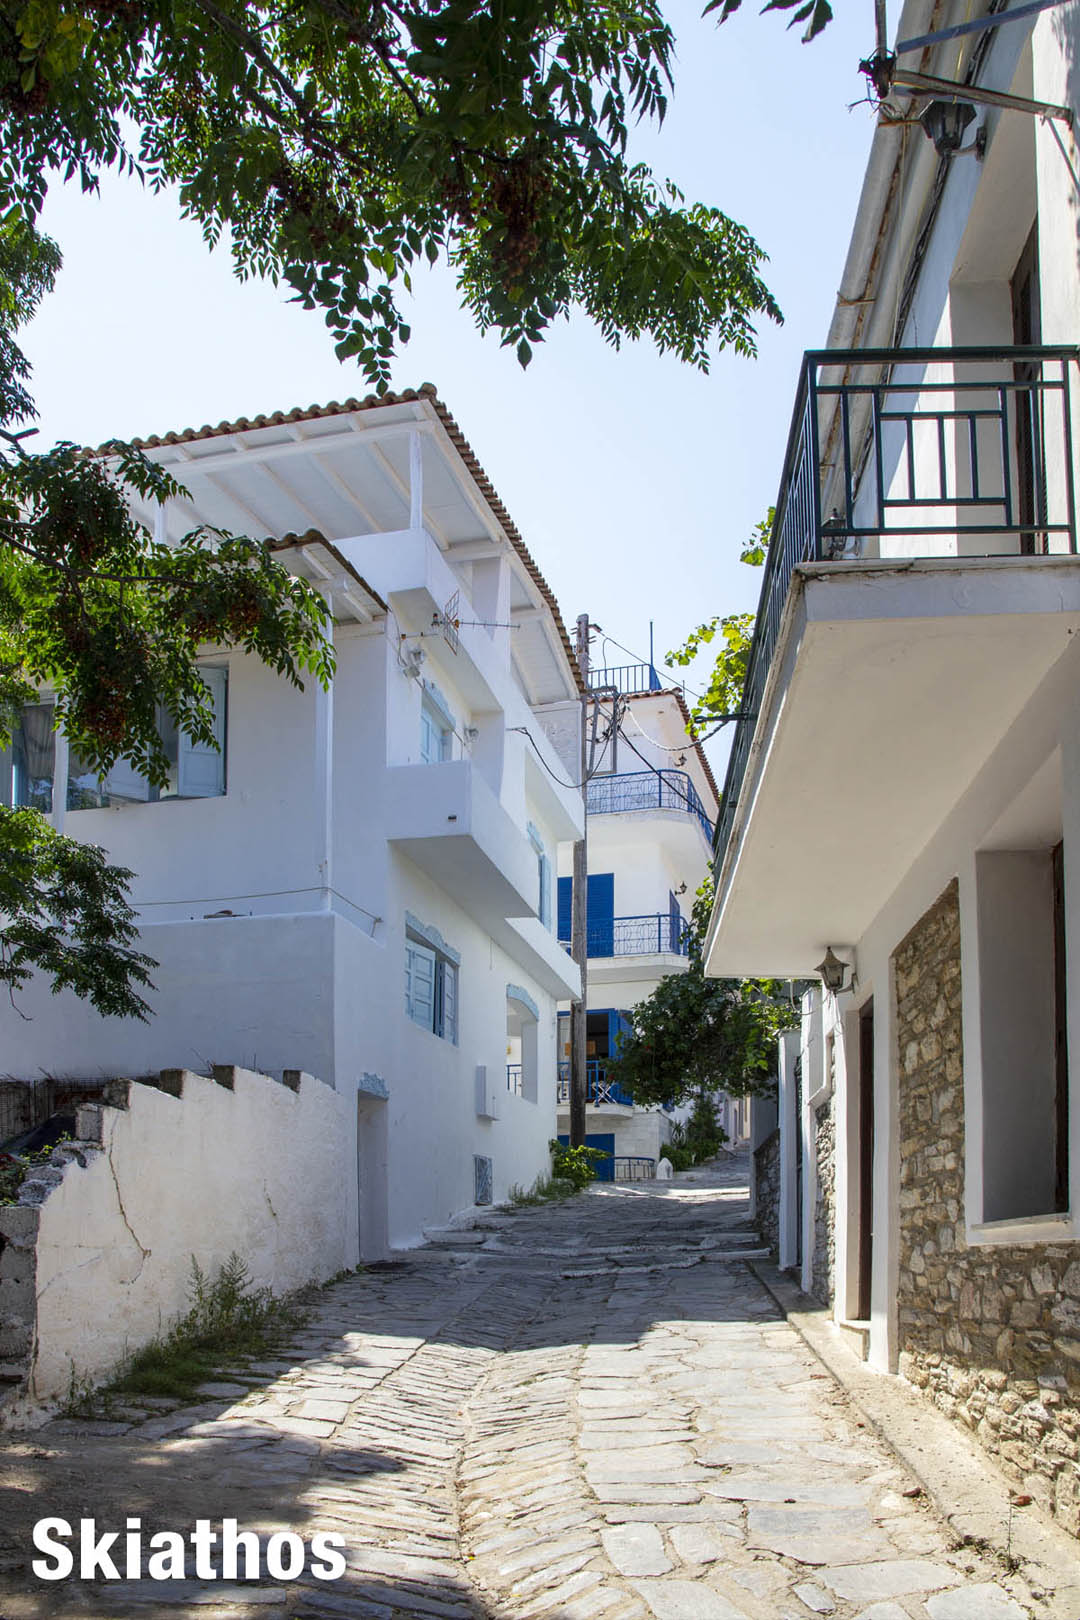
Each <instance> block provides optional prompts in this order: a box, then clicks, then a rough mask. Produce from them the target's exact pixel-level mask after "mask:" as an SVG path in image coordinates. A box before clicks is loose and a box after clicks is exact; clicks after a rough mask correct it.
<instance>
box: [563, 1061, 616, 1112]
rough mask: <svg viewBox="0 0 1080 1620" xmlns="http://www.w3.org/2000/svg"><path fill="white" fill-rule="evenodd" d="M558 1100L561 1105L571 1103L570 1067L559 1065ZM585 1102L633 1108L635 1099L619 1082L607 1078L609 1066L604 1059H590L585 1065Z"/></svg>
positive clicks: (566, 1064) (564, 1064) (565, 1064)
mask: <svg viewBox="0 0 1080 1620" xmlns="http://www.w3.org/2000/svg"><path fill="white" fill-rule="evenodd" d="M556 1098H557V1101H558V1102H560V1103H564V1104H565V1103H568V1102H569V1101H570V1065H569V1063H560V1064H559V1078H558V1083H557V1090H556ZM585 1101H586V1102H587V1103H593V1104H596V1103H618V1104H619V1105H620V1107H623V1108H632V1107H633V1106H634V1098H633V1095H632V1093H631V1092H629V1091H627V1089H626V1087H625V1086H620V1085H619V1083H618V1081H616V1080H609V1079H608V1077H607V1064H606V1062H605V1061H604V1059H603V1058H589V1059H588V1060H587V1062H586V1064H585Z"/></svg>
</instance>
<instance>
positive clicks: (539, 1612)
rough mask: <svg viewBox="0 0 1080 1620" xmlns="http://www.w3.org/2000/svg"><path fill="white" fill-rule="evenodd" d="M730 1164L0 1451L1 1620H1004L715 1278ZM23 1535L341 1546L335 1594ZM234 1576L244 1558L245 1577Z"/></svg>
mask: <svg viewBox="0 0 1080 1620" xmlns="http://www.w3.org/2000/svg"><path fill="white" fill-rule="evenodd" d="M740 1171H741V1172H742V1180H744V1176H745V1167H744V1166H742V1167H740V1166H736V1167H735V1168H734V1169H730V1170H728V1171H726V1172H719V1173H716V1174H712V1175H702V1176H700V1177H697V1178H695V1177H680V1178H677V1180H676V1182H675V1183H674V1185H672V1186H668V1187H666V1188H665V1187H664V1186H663V1185H662V1184H661V1185H660V1186H658V1187H654V1186H652V1185H651V1184H650V1185H648V1186H642V1185H637V1186H627V1187H619V1188H606V1189H600V1188H596V1189H594V1190H593V1191H592V1192H591V1193H590V1194H588V1195H587V1196H585V1197H583V1198H578V1199H575V1200H572V1201H571V1202H570V1203H568V1204H564V1205H560V1206H554V1207H547V1208H542V1209H537V1210H526V1211H521V1212H517V1213H511V1214H506V1215H503V1214H500V1213H497V1212H496V1213H493V1214H492V1215H491V1216H490V1217H488V1218H487V1219H485V1220H484V1222H483V1225H482V1227H481V1228H480V1229H478V1230H475V1231H468V1232H464V1233H461V1234H460V1235H458V1236H454V1235H450V1234H448V1235H447V1236H446V1238H445V1239H444V1240H443V1241H442V1242H441V1243H440V1244H439V1245H437V1246H432V1247H430V1248H428V1249H426V1250H423V1251H419V1252H416V1253H414V1254H411V1255H409V1256H408V1257H406V1258H404V1259H403V1260H402V1261H400V1262H399V1261H395V1262H392V1263H390V1264H389V1265H388V1266H387V1267H385V1268H376V1269H374V1270H370V1271H368V1272H366V1273H362V1274H360V1275H358V1276H356V1277H350V1278H348V1279H346V1280H345V1281H343V1282H340V1283H337V1284H335V1285H334V1286H333V1287H331V1288H329V1289H327V1290H326V1291H325V1292H324V1293H323V1294H321V1295H320V1296H319V1303H318V1306H317V1309H316V1311H315V1313H314V1315H313V1316H312V1318H311V1320H310V1322H309V1323H308V1325H307V1327H306V1328H305V1330H304V1331H303V1332H302V1333H301V1334H299V1335H298V1336H297V1338H296V1339H295V1341H294V1342H293V1343H292V1344H291V1346H290V1349H289V1353H288V1354H287V1355H284V1356H283V1357H282V1359H281V1360H280V1361H279V1362H275V1363H273V1364H267V1365H265V1366H263V1367H261V1368H259V1369H257V1370H252V1369H248V1370H247V1371H246V1373H244V1374H243V1375H237V1376H236V1378H235V1379H234V1378H233V1376H232V1375H231V1374H230V1375H228V1379H227V1381H225V1380H223V1382H222V1383H221V1384H220V1385H218V1386H210V1387H209V1388H208V1391H207V1400H206V1403H205V1404H204V1405H202V1406H199V1407H198V1408H190V1407H189V1408H186V1409H184V1410H182V1411H171V1412H165V1413H164V1414H163V1413H162V1412H161V1411H160V1410H158V1411H157V1412H154V1411H149V1412H148V1410H147V1408H145V1407H144V1408H142V1409H141V1410H140V1409H136V1408H132V1409H125V1410H123V1411H121V1412H119V1413H117V1414H115V1417H114V1420H113V1421H110V1422H79V1421H75V1420H63V1421H58V1422H55V1423H52V1424H50V1425H49V1426H48V1427H46V1428H43V1429H39V1430H37V1431H34V1432H32V1433H29V1434H26V1433H24V1434H22V1435H19V1436H14V1437H9V1441H8V1444H7V1445H6V1446H5V1447H3V1448H2V1450H0V1567H2V1568H3V1569H4V1571H5V1572H4V1573H3V1575H2V1577H0V1620H22V1617H24V1616H52V1615H63V1616H71V1617H75V1616H96V1617H100V1620H119V1617H122V1616H128V1615H138V1614H141V1615H158V1614H160V1615H162V1616H170V1617H171V1616H182V1615H186V1614H190V1615H192V1616H199V1617H201V1620H217V1617H221V1620H224V1617H225V1616H228V1617H243V1620H255V1617H259V1620H292V1617H296V1620H343V1617H353V1616H356V1617H361V1616H373V1617H383V1620H391V1617H397V1616H406V1615H407V1616H418V1617H422V1620H466V1617H478V1620H533V1617H535V1620H637V1617H640V1620H811V1617H812V1616H816V1615H832V1616H835V1617H836V1620H856V1617H858V1620H1023V1617H1024V1616H1049V1615H1051V1614H1056V1613H1057V1612H1058V1611H1057V1609H1056V1608H1055V1606H1054V1605H1053V1603H1052V1601H1051V1600H1050V1599H1049V1598H1044V1597H1042V1596H1040V1595H1038V1594H1035V1595H1033V1594H1032V1592H1031V1590H1030V1588H1029V1587H1028V1586H1027V1585H1025V1583H1024V1581H1023V1580H1022V1579H1021V1578H1020V1577H1019V1576H1018V1575H1010V1574H1008V1573H1006V1572H1005V1571H1003V1569H1002V1567H1001V1566H1000V1564H998V1563H995V1562H992V1561H991V1560H989V1559H987V1558H983V1557H981V1556H980V1555H979V1554H978V1553H977V1552H975V1551H973V1550H972V1549H971V1548H969V1547H963V1548H959V1549H956V1548H955V1547H954V1546H953V1541H954V1538H952V1537H951V1536H950V1534H949V1532H948V1531H947V1530H946V1529H945V1528H944V1527H943V1526H942V1525H941V1523H940V1522H939V1521H938V1520H937V1518H936V1517H935V1516H934V1514H933V1512H932V1510H931V1509H930V1507H929V1506H928V1505H927V1503H926V1501H925V1498H922V1497H920V1496H919V1495H917V1494H915V1495H913V1494H910V1493H911V1492H912V1490H913V1489H914V1487H913V1482H912V1480H911V1478H910V1476H908V1475H907V1474H905V1472H904V1470H903V1469H902V1468H901V1467H900V1466H899V1465H898V1464H897V1463H896V1461H895V1459H894V1458H893V1457H892V1456H891V1454H890V1453H888V1452H887V1451H886V1450H885V1449H884V1448H883V1446H882V1445H881V1444H880V1443H879V1442H878V1441H876V1440H875V1439H874V1438H873V1437H872V1435H871V1433H870V1432H869V1430H868V1429H866V1428H865V1427H864V1426H863V1425H862V1424H861V1423H860V1421H859V1420H858V1416H857V1414H856V1413H855V1412H854V1411H853V1409H852V1408H851V1407H850V1406H849V1404H848V1402H847V1398H846V1397H845V1396H844V1395H843V1394H842V1393H841V1392H840V1390H839V1389H838V1388H837V1386H836V1385H835V1384H834V1382H833V1381H832V1379H831V1378H830V1377H829V1375H828V1374H826V1373H825V1372H824V1370H823V1369H822V1367H821V1365H820V1363H819V1362H818V1361H817V1360H816V1358H815V1357H814V1356H813V1355H812V1353H811V1352H810V1351H809V1350H808V1349H807V1348H806V1347H805V1345H804V1344H803V1342H802V1340H801V1339H800V1338H799V1337H798V1335H797V1334H796V1333H795V1332H794V1330H793V1329H792V1328H790V1327H789V1326H788V1325H787V1324H786V1322H785V1321H784V1320H783V1318H782V1317H781V1315H780V1313H779V1312H778V1310H777V1309H776V1307H775V1305H774V1304H773V1302H772V1299H771V1296H770V1295H769V1294H768V1293H767V1292H766V1290H765V1289H764V1287H763V1286H762V1285H761V1283H760V1282H759V1281H758V1280H757V1278H756V1277H755V1275H754V1274H753V1272H752V1270H751V1269H750V1265H749V1264H748V1263H747V1261H746V1260H745V1259H742V1258H740V1256H745V1255H748V1254H752V1253H753V1251H754V1250H755V1249H756V1248H757V1247H758V1245H757V1242H756V1236H755V1234H753V1233H752V1232H750V1231H749V1229H748V1226H747V1222H746V1201H745V1186H744V1185H742V1184H741V1178H740ZM43 1514H59V1515H60V1516H62V1517H64V1518H67V1519H69V1520H77V1519H79V1518H81V1517H94V1518H95V1519H96V1520H97V1524H98V1528H99V1531H100V1530H102V1529H105V1528H115V1529H121V1530H122V1529H123V1528H124V1524H125V1520H126V1519H127V1517H128V1516H129V1515H138V1516H139V1517H140V1518H141V1521H142V1528H143V1533H144V1535H149V1534H150V1533H151V1532H153V1531H155V1530H160V1529H175V1530H181V1531H186V1530H187V1529H188V1528H189V1527H190V1526H191V1524H192V1523H193V1522H194V1520H195V1519H196V1518H198V1517H202V1518H208V1519H210V1520H212V1521H214V1522H215V1523H216V1522H217V1521H219V1520H221V1519H222V1518H225V1517H230V1518H235V1519H238V1520H239V1522H240V1525H241V1526H242V1527H252V1528H255V1529H257V1530H258V1531H259V1532H260V1533H261V1535H262V1536H263V1537H264V1538H268V1537H269V1536H270V1535H272V1534H273V1533H274V1532H275V1531H279V1530H288V1529H291V1530H294V1531H296V1532H298V1533H299V1534H301V1535H303V1536H305V1537H310V1536H311V1535H312V1534H313V1533H314V1532H315V1531H317V1530H320V1529H322V1530H336V1531H339V1532H340V1533H342V1534H343V1535H344V1536H345V1538H346V1541H347V1546H348V1570H347V1573H346V1575H345V1576H344V1577H343V1578H342V1579H341V1580H339V1581H336V1582H332V1583H326V1582H322V1583H320V1582H317V1581H313V1580H309V1578H308V1577H304V1578H303V1579H302V1580H298V1581H294V1582H291V1583H288V1584H278V1583H274V1582H273V1581H267V1580H266V1579H265V1578H264V1579H263V1580H261V1581H254V1582H249V1583H240V1584H236V1583H234V1584H232V1585H230V1586H225V1585H224V1584H223V1583H222V1582H220V1581H218V1582H197V1581H166V1582H161V1583H157V1584H155V1583H152V1582H150V1581H147V1580H140V1581H121V1582H119V1583H115V1582H109V1583H108V1584H98V1585H96V1586H95V1585H93V1584H90V1583H81V1582H79V1581H77V1580H75V1581H70V1582H59V1583H48V1584H43V1583H38V1582H37V1581H36V1580H35V1579H34V1577H33V1576H32V1575H31V1573H30V1570H29V1557H30V1556H31V1554H30V1550H29V1549H30V1527H31V1525H32V1524H33V1522H34V1520H35V1519H36V1518H38V1517H40V1516H41V1515H43ZM242 1573H243V1567H242V1564H241V1574H242Z"/></svg>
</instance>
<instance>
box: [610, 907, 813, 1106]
mask: <svg viewBox="0 0 1080 1620" xmlns="http://www.w3.org/2000/svg"><path fill="white" fill-rule="evenodd" d="M712 900H713V886H712V880H711V879H708V878H707V879H706V881H705V882H704V883H703V884H702V886H701V888H700V889H699V890H698V892H697V896H696V898H695V901H694V908H693V912H692V915H691V921H690V923H689V925H688V934H687V944H688V950H689V967H688V968H687V971H686V972H685V973H670V974H668V976H667V977H666V978H664V979H661V981H660V983H659V985H657V987H656V989H655V990H654V991H653V993H652V995H651V996H647V997H646V998H645V1000H644V1001H639V1002H638V1004H637V1006H636V1007H635V1008H634V1009H633V1011H632V1013H631V1023H632V1033H631V1035H630V1036H629V1037H628V1038H624V1040H623V1042H622V1043H621V1045H620V1048H619V1052H618V1055H617V1057H615V1058H614V1059H610V1058H609V1059H608V1073H609V1076H610V1077H611V1078H612V1079H614V1080H616V1081H617V1082H618V1083H619V1084H620V1085H622V1086H625V1087H626V1088H627V1089H628V1090H630V1091H632V1092H633V1094H634V1101H635V1102H636V1103H638V1104H645V1105H648V1104H660V1103H668V1102H671V1103H679V1102H685V1101H686V1100H687V1099H688V1098H691V1097H701V1096H705V1095H707V1094H709V1093H711V1092H714V1091H719V1090H724V1091H726V1092H727V1093H728V1094H729V1095H730V1096H736V1097H740V1096H753V1095H756V1094H762V1093H767V1092H768V1091H769V1090H770V1089H771V1086H772V1083H773V1078H774V1076H775V1074H776V1041H777V1037H778V1036H779V1035H780V1033H781V1032H782V1031H783V1030H785V1029H789V1028H791V1027H793V1026H794V1024H795V1023H796V1022H797V1020H798V1014H797V1011H796V1010H795V1009H794V1008H793V1007H792V1005H791V1001H790V999H789V997H788V994H787V986H786V985H785V984H783V983H782V982H781V981H779V980H775V979H707V978H706V977H705V967H704V960H703V949H704V943H705V932H706V929H707V928H708V923H709V916H710V913H711V911H712Z"/></svg>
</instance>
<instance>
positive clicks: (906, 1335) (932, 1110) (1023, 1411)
mask: <svg viewBox="0 0 1080 1620" xmlns="http://www.w3.org/2000/svg"><path fill="white" fill-rule="evenodd" d="M895 968H896V998H897V1005H896V1014H897V1036H898V1047H899V1050H898V1057H899V1097H898V1103H899V1130H900V1276H899V1338H900V1372H901V1374H902V1375H903V1376H904V1377H906V1378H908V1379H909V1380H910V1381H911V1382H912V1383H913V1384H916V1385H918V1386H919V1387H920V1388H921V1389H923V1390H925V1391H926V1393H927V1394H928V1395H929V1396H930V1398H931V1399H932V1400H933V1401H934V1403H935V1404H936V1405H937V1406H939V1407H941V1408H942V1410H944V1411H945V1412H947V1413H949V1415H950V1416H952V1417H954V1418H956V1419H958V1420H959V1421H960V1422H962V1423H964V1424H966V1425H967V1427H968V1428H970V1429H972V1430H973V1431H974V1432H975V1434H976V1435H977V1436H978V1438H979V1439H980V1440H981V1441H982V1443H983V1445H985V1447H986V1448H987V1450H988V1451H989V1452H991V1453H992V1454H993V1455H994V1456H995V1457H996V1458H997V1460H998V1461H999V1462H1000V1463H1001V1465H1002V1466H1003V1467H1004V1468H1005V1470H1006V1472H1007V1473H1008V1474H1009V1475H1010V1476H1011V1477H1012V1478H1013V1479H1014V1480H1016V1481H1017V1483H1018V1484H1019V1485H1021V1486H1022V1487H1023V1489H1024V1491H1025V1492H1027V1493H1028V1494H1030V1495H1031V1496H1033V1497H1035V1499H1036V1500H1037V1501H1038V1502H1039V1503H1041V1504H1042V1505H1043V1506H1044V1507H1045V1508H1047V1509H1048V1510H1049V1511H1050V1512H1052V1513H1053V1514H1054V1515H1055V1516H1056V1517H1057V1519H1058V1520H1059V1521H1060V1522H1061V1523H1062V1524H1063V1525H1064V1526H1065V1527H1066V1528H1067V1529H1068V1530H1070V1531H1071V1532H1072V1534H1074V1535H1080V1467H1078V1466H1077V1462H1078V1458H1080V1445H1078V1441H1080V1244H1077V1243H1040V1244H1030V1245H1023V1246H1020V1245H1016V1246H1002V1247H996V1246H995V1247H992V1248H983V1247H977V1248H969V1247H968V1246H967V1242H966V1237H965V1228H964V1214H963V1210H964V1090H963V1082H964V1072H963V1071H964V1066H963V1042H962V1033H961V1031H962V1025H961V981H960V910H959V900H958V893H957V885H956V883H955V882H953V883H951V884H950V885H949V887H948V888H947V889H946V890H945V893H944V894H943V895H942V896H941V897H940V899H939V900H938V901H937V902H936V904H935V905H933V906H932V907H931V908H930V910H929V911H928V912H927V913H926V915H925V916H924V917H922V918H921V919H920V921H919V922H918V923H917V924H916V926H915V927H914V928H913V929H912V931H911V933H910V934H909V935H908V936H907V938H906V939H905V940H903V941H902V943H901V944H900V945H899V946H898V948H897V950H896V953H895Z"/></svg>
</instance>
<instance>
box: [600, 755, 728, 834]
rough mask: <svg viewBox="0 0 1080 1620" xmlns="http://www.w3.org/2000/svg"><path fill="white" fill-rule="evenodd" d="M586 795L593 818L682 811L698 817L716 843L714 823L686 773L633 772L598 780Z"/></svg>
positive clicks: (662, 771)
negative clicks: (638, 811) (635, 813)
mask: <svg viewBox="0 0 1080 1620" xmlns="http://www.w3.org/2000/svg"><path fill="white" fill-rule="evenodd" d="M586 791H587V799H588V810H589V814H590V816H606V815H617V814H618V813H619V812H620V811H624V810H682V811H684V812H685V813H686V814H687V815H689V816H696V818H697V820H698V823H699V824H700V826H701V830H702V832H703V833H704V834H705V837H706V838H707V839H708V841H709V842H710V843H711V842H712V836H713V825H712V822H711V821H710V820H709V818H708V816H707V815H706V814H705V806H704V805H703V804H702V802H701V798H700V795H699V794H698V790H697V788H696V787H695V786H694V784H693V782H692V780H691V779H690V777H689V776H688V775H687V773H686V771H676V770H661V771H630V772H628V773H626V774H625V775H622V776H594V777H593V778H592V780H591V781H590V782H589V785H588V788H587V790H586Z"/></svg>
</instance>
